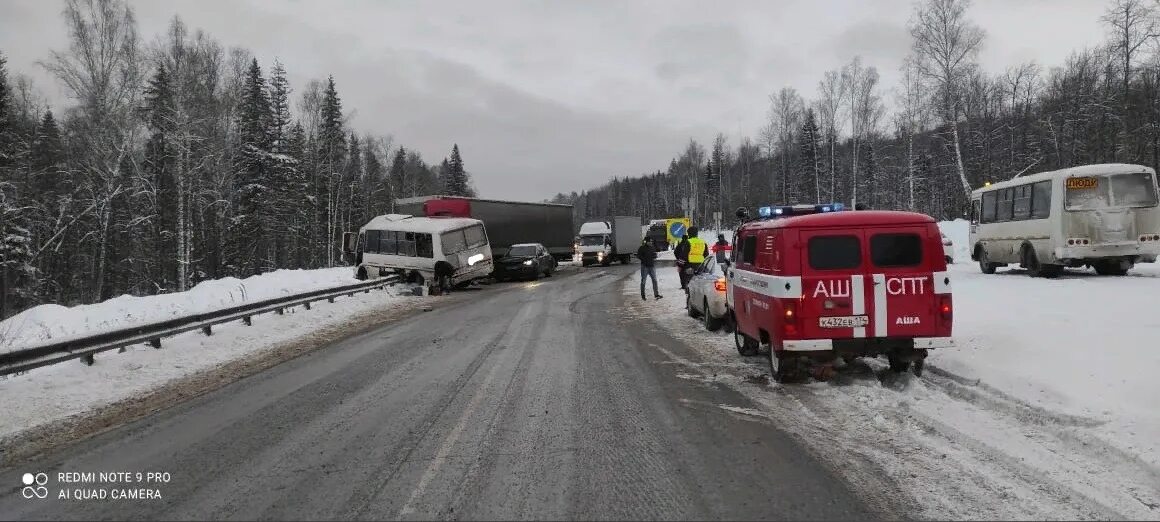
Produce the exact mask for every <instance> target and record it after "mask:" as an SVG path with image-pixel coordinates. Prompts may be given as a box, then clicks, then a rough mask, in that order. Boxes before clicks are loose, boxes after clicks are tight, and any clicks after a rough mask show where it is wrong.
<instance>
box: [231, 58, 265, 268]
mask: <svg viewBox="0 0 1160 522" xmlns="http://www.w3.org/2000/svg"><path fill="white" fill-rule="evenodd" d="M269 129H270V100H269V98H267V97H266V81H265V79H264V78H262V69H261V67H259V66H258V60H257V59H252V60H251V61H250V67H249V69H248V70H247V71H246V78H245V84H244V85H243V87H242V98H241V104H240V107H239V116H238V141H239V146H240V148H241V155H240V158H239V165H238V168H237V177H236V181H235V183H236V185H237V190H238V208H237V212H236V213H235V214H234V217H233V226H232V227H231V228H232V229H233V233H232V234H231V235H232V238H231V239H232V241H233V245H234V246H235V248H234V249H233V252H232V254H233V255H232V258H233V259H232V260H230V261H229V263H230V265H231V266H233V270H234V271H235V273H237V274H238V275H241V276H250V275H255V274H259V273H261V272H262V270H263V268H268V267H270V265H271V264H273V258H274V257H275V254H274V246H273V244H272V242H271V241H270V239H271V237H270V236H271V233H272V230H271V225H272V222H273V220H274V218H273V216H272V215H271V214H272V211H273V210H274V207H273V206H272V205H271V204H270V203H271V201H270V199H271V198H270V195H271V192H270V189H271V186H272V185H273V184H272V183H271V182H272V181H273V180H271V179H270V169H269V159H268V158H269V145H270V134H269Z"/></svg>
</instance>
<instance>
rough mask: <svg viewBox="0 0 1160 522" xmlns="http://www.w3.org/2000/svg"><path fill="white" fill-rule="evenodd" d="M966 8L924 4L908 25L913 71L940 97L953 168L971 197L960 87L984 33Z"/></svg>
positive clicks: (946, 1)
mask: <svg viewBox="0 0 1160 522" xmlns="http://www.w3.org/2000/svg"><path fill="white" fill-rule="evenodd" d="M969 6H970V1H969V0H927V1H926V3H925V4H920V5H917V6H916V7H915V12H914V17H913V18H911V21H910V24H909V25H910V35H911V38H912V39H913V48H914V55H915V58H916V59H917V60H916V62H915V65H916V66H917V67H916V69H917V71H918V72H919V74H921V75H922V76H923V77H924V78H926V79H927V80H930V81H932V82H934V84H935V87H936V89H935V92H937V93H939V95H940V96H941V97H942V100H941V103H940V105H941V108H942V113H943V118H944V119H945V120H946V122H947V123H949V124H950V126H951V137H952V140H953V143H954V149H955V167H956V169H957V170H958V174H959V182H960V183H962V188H963V193H964V195H966V196H967V197H970V193H971V184H970V183H969V182H968V181H967V172H966V168H965V167H964V166H963V153H962V146H961V144H960V140H959V124H958V116H959V87H960V82H961V81H962V80H963V79H964V77H965V76H966V73H967V72H968V71H969V70H970V69H971V68H972V67H973V66H974V59H975V56H977V55H978V53H979V48H980V47H981V46H982V44H983V37H984V33H983V30H982V29H980V28H978V27H977V26H976V25H974V24H972V23H970V22H969V21H968V20H967V18H966V12H967V7H969Z"/></svg>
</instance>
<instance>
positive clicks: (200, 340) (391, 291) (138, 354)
mask: <svg viewBox="0 0 1160 522" xmlns="http://www.w3.org/2000/svg"><path fill="white" fill-rule="evenodd" d="M286 272H295V271H286ZM313 272H333V271H327V270H315V271H313ZM342 272H343V273H345V274H347V275H349V272H350V271H349V270H342ZM269 275H273V274H269ZM300 275H304V274H300ZM289 277H291V278H292V277H294V274H291V275H290V276H289ZM250 279H255V278H250ZM250 279H247V281H250ZM336 279H337V278H336ZM306 280H311V279H309V278H307V277H302V278H301V279H299V281H306ZM313 280H314V281H317V282H318V283H320V284H321V283H322V282H324V281H325V280H326V277H325V274H322V275H320V276H319V277H318V278H317V279H313ZM343 282H345V281H343ZM200 286H201V285H199V287H200ZM255 286H257V285H255ZM273 288H274V287H273V286H270V287H266V289H265V290H264V291H271V292H275V291H276V290H273ZM287 288H289V287H287ZM260 292H262V291H259V295H264V294H261V293H260ZM408 294H410V292H409V289H408V288H405V287H398V288H396V287H390V288H387V289H385V290H381V291H373V292H370V293H360V294H355V295H354V296H353V297H341V298H339V299H336V300H335V302H334V303H327V302H326V301H322V302H319V303H315V304H314V306H313V307H312V308H311V309H310V310H305V309H304V308H302V307H294V308H290V309H287V310H286V315H277V314H262V315H258V316H254V318H253V326H245V325H244V324H242V323H241V322H240V321H238V322H232V323H226V324H222V325H218V326H216V327H214V331H213V335H212V336H205V335H202V334H201V332H197V331H194V332H186V333H183V334H179V335H176V336H173V337H167V338H165V340H164V341H163V345H162V348H161V349H159V350H158V349H154V348H152V347H150V346H148V345H145V344H138V345H135V346H130V347H128V349H127V351H126V352H125V353H116V351H113V352H108V353H105V354H99V355H97V356H96V363H95V364H94V365H93V366H85V365H83V364H81V363H79V362H77V361H66V362H62V363H59V364H54V365H51V366H45V367H43V368H37V369H35V370H32V371H30V372H28V373H26V374H21V375H11V376H8V377H6V378H5V377H0V397H4V398H5V399H9V398H11V399H12V400H5V401H4V414H3V415H0V439H4V438H5V437H8V436H12V435H14V434H18V433H20V432H22V431H24V430H26V429H29V428H34V427H37V426H40V425H43V424H46V423H49V422H52V421H56V420H60V419H64V418H67V417H69V416H72V415H77V414H85V413H89V412H92V411H94V410H95V409H96V408H100V407H102V406H106V405H109V404H113V403H116V402H118V401H121V400H124V399H129V398H138V397H141V396H142V395H144V394H146V393H148V392H150V391H152V390H154V389H156V388H158V387H160V386H163V385H165V384H167V383H169V382H171V381H174V380H177V379H180V378H182V377H186V376H189V375H193V374H195V373H198V372H200V371H203V370H208V369H211V368H214V367H217V366H219V365H222V364H226V363H229V362H232V361H237V360H241V359H246V358H252V357H254V356H256V355H258V354H261V353H263V352H266V351H268V350H271V349H275V348H277V347H278V346H281V345H285V344H287V343H294V342H298V341H301V340H313V341H314V342H319V341H318V340H317V338H318V336H319V335H320V332H324V331H326V330H327V329H331V330H332V331H333V329H334V328H346V327H347V326H348V325H350V324H351V323H352V321H355V322H358V321H364V323H365V320H366V318H368V317H373V318H374V319H375V320H380V318H385V317H389V315H390V314H391V313H393V312H396V311H403V310H406V309H408V307H413V306H414V305H415V303H416V302H417V301H418V300H420V299H424V298H421V297H408ZM249 296H250V297H251V298H253V299H257V297H255V296H254V295H253V294H249ZM360 318H361V319H360ZM335 335H339V336H341V333H339V334H335Z"/></svg>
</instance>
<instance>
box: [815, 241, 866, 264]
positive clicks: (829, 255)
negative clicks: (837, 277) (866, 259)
mask: <svg viewBox="0 0 1160 522" xmlns="http://www.w3.org/2000/svg"><path fill="white" fill-rule="evenodd" d="M808 250H809V258H810V268H813V269H814V270H845V269H850V268H858V267H860V266H862V242H861V241H859V240H858V237H857V236H814V237H811V238H810V241H809V246H808Z"/></svg>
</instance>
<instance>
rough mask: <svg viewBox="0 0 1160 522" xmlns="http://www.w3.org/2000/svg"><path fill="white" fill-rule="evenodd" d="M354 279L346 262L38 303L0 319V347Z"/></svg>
mask: <svg viewBox="0 0 1160 522" xmlns="http://www.w3.org/2000/svg"><path fill="white" fill-rule="evenodd" d="M356 282H358V281H357V280H355V279H354V272H353V271H352V270H351V269H350V268H347V267H338V268H323V269H319V270H276V271H274V272H269V273H265V274H261V275H257V276H253V277H247V278H245V279H236V278H232V277H227V278H224V279H215V280H212V281H203V282H202V283H199V284H198V285H197V286H195V287H193V288H191V289H189V290H187V291H185V292H175V293H171V294H161V295H152V296H146V297H134V296H129V295H122V296H120V297H115V298H113V299H109V300H107V301H103V302H100V303H96V304H91V305H79V306H73V307H68V308H66V307H63V306H59V305H52V304H49V305H41V306H37V307H35V308H30V309H28V310H25V311H24V312H21V313H19V314H17V315H15V316H12V317H9V318H8V319H6V320H4V321H3V322H0V352H7V351H12V350H18V349H21V348H25V347H29V346H35V345H39V344H44V343H47V342H50V341H62V340H67V339H70V338H74V337H83V336H86V335H92V334H96V333H101V332H107V331H112V330H117V329H120V328H126V327H130V326H133V325H136V324H144V323H152V322H155V321H162V320H166V319H172V318H175V317H181V316H185V315H189V314H196V313H204V312H209V311H213V310H217V309H220V308H223V307H227V306H237V305H241V304H245V303H249V302H254V301H263V300H266V299H273V298H275V297H279V296H283V295H287V294H295V293H299V292H307V291H311V290H319V289H323V288H329V287H335V286H342V285H347V284H353V283H356Z"/></svg>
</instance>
